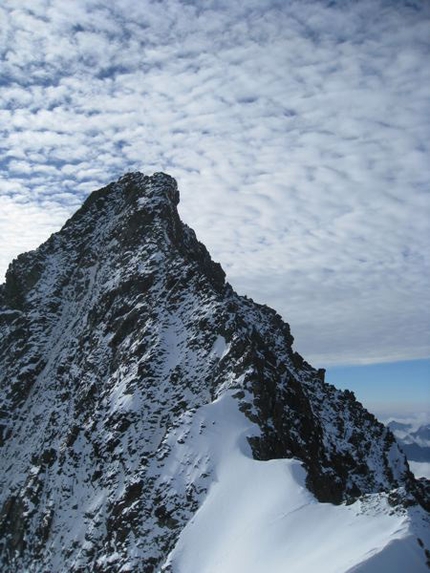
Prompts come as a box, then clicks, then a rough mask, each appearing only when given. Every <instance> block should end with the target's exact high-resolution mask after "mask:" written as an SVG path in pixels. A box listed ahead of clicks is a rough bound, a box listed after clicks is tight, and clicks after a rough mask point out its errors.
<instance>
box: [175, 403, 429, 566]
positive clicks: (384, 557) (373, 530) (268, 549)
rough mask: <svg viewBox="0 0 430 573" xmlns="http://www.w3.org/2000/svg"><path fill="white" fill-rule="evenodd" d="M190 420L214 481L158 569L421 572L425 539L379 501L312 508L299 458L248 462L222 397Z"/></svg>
mask: <svg viewBox="0 0 430 573" xmlns="http://www.w3.org/2000/svg"><path fill="white" fill-rule="evenodd" d="M195 416H196V417H197V418H198V419H199V420H200V425H199V427H200V428H201V427H203V428H204V430H203V431H200V433H199V434H198V435H197V434H196V433H195V434H194V436H193V439H192V443H193V447H195V448H197V450H198V451H200V452H206V453H207V454H208V455H209V456H210V458H211V461H212V463H213V469H214V472H213V475H215V476H216V480H215V482H214V483H213V484H212V486H211V487H210V490H209V492H208V495H207V497H206V499H205V500H204V502H203V504H202V506H201V507H200V509H199V510H198V511H197V513H196V514H195V515H194V517H193V518H192V519H191V521H190V522H189V523H188V524H187V526H186V527H185V529H184V530H183V531H182V533H181V535H180V537H179V540H178V542H177V544H176V547H175V548H174V550H173V551H172V552H171V554H170V556H169V558H168V560H167V562H166V564H165V567H167V566H168V565H170V566H171V567H172V571H173V572H174V573H220V572H222V573H241V572H246V573H267V572H270V573H286V572H288V573H309V572H311V571H318V572H319V573H346V572H349V571H350V572H351V573H352V572H353V571H354V572H357V573H374V572H376V571H378V573H381V572H384V571H390V573H405V571H408V573H420V572H422V573H424V572H425V571H427V568H426V566H425V560H424V551H423V549H422V548H421V547H420V545H419V543H418V542H417V537H420V538H423V540H424V542H425V543H426V545H427V546H428V543H429V539H428V537H429V536H428V534H427V539H425V535H426V533H425V530H423V531H421V532H419V533H416V532H415V533H413V532H412V531H411V528H410V521H409V517H408V514H407V513H406V512H405V511H396V512H393V510H392V508H391V507H390V506H389V505H388V503H387V501H386V497H385V496H383V495H373V496H367V498H366V499H365V500H362V501H357V502H356V503H354V504H353V505H350V506H345V505H341V506H334V505H331V504H322V503H318V502H317V501H316V500H315V498H314V497H313V496H312V494H310V493H309V491H308V490H307V489H306V488H305V478H306V473H305V471H304V469H303V468H302V466H301V464H300V462H299V461H296V460H271V461H268V462H261V461H256V460H253V459H252V457H251V453H250V448H249V445H248V442H247V440H246V436H250V435H252V434H253V433H255V429H254V428H255V427H253V425H252V423H250V421H249V420H248V419H247V418H245V416H244V415H243V414H242V413H241V412H240V411H239V409H238V405H237V402H236V400H235V399H234V398H232V396H231V395H229V394H225V395H223V396H222V397H221V398H219V399H218V400H216V401H215V402H213V403H212V404H210V405H208V406H204V407H202V408H200V409H199V410H198V411H197V412H196V414H195ZM177 454H178V452H177ZM417 511H418V510H417ZM405 564H407V568H406V569H405Z"/></svg>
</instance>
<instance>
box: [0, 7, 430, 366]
mask: <svg viewBox="0 0 430 573" xmlns="http://www.w3.org/2000/svg"><path fill="white" fill-rule="evenodd" d="M0 24H1V25H0V50H1V67H0V100H1V106H0V130H1V139H0V146H1V155H0V170H1V177H0V275H3V273H4V271H5V270H6V267H7V265H8V263H9V262H10V261H11V260H12V258H13V257H14V256H16V255H17V254H18V253H20V252H23V251H25V250H29V249H31V248H35V247H36V246H37V245H38V244H40V243H41V242H42V241H43V240H45V239H46V238H47V237H48V236H49V234H50V233H51V232H53V231H56V230H58V229H59V228H60V227H61V225H62V224H63V223H64V221H65V220H66V219H67V217H69V216H70V215H71V214H72V213H73V212H74V211H75V210H76V208H77V207H78V206H79V205H80V203H81V202H82V200H83V199H84V198H85V197H86V195H87V194H88V193H89V192H90V191H92V190H94V189H97V188H99V187H101V186H102V185H105V184H107V183H108V182H110V181H112V180H114V179H116V178H118V177H119V176H120V175H121V174H123V173H124V172H126V171H130V170H138V171H142V172H144V173H147V174H151V173H153V172H154V171H160V170H161V171H166V172H168V173H170V174H171V175H173V176H174V177H175V178H176V179H177V180H178V183H179V186H180V191H181V204H180V213H181V216H182V217H183V219H184V220H185V221H186V222H187V223H188V224H189V225H190V226H192V227H193V228H194V229H195V230H196V232H197V235H198V237H199V238H200V240H201V241H202V242H204V243H205V244H206V246H207V247H208V248H209V250H210V252H211V254H212V256H213V258H214V259H215V260H218V261H220V262H221V264H222V265H223V267H224V269H225V271H226V272H227V275H228V278H229V280H230V282H231V283H232V284H233V286H234V287H235V288H236V289H237V290H238V291H239V292H240V293H242V294H247V295H249V296H251V297H252V298H254V299H255V300H257V301H258V302H263V303H267V304H269V305H270V306H272V307H274V308H276V309H277V310H278V311H279V312H280V313H281V314H282V316H283V317H284V318H285V319H286V320H287V321H288V322H289V323H290V324H291V327H292V332H293V334H294V336H295V339H296V344H295V345H296V348H297V349H298V350H299V351H300V352H301V353H302V354H304V355H305V356H306V358H307V359H308V360H309V361H310V362H312V363H314V364H315V365H316V366H320V365H321V366H327V365H329V366H330V365H340V364H346V365H351V364H368V363H377V362H385V361H388V362H390V361H397V360H409V361H410V360H413V359H418V358H426V357H428V356H429V348H430V328H429V325H430V314H429V313H430V311H429V299H430V290H429V284H430V264H429V258H430V256H429V253H430V249H429V244H430V224H429V221H430V195H429V194H430V186H429V181H430V153H429V148H430V143H429V142H430V138H429V136H430V104H429V102H430V66H429V61H430V34H429V30H430V3H429V2H427V1H420V0H409V1H406V0H398V1H393V0H349V1H348V0H344V1H339V2H336V1H331V2H330V1H329V0H295V1H294V0H240V1H235V2H230V1H228V0H206V1H205V0H201V1H197V0H196V1H187V0H159V1H156V0H153V1H150V0H141V1H139V2H136V0H115V1H109V0H98V1H97V0H74V1H73V2H64V1H63V0H31V2H30V1H25V0H3V2H2V3H1V6H0Z"/></svg>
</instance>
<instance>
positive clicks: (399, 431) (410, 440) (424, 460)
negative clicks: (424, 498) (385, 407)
mask: <svg viewBox="0 0 430 573" xmlns="http://www.w3.org/2000/svg"><path fill="white" fill-rule="evenodd" d="M387 426H388V428H390V430H391V431H392V432H393V434H394V436H395V437H396V440H397V442H398V444H399V445H400V447H401V449H402V450H403V452H404V453H405V455H406V458H407V460H408V463H409V467H410V469H411V470H412V472H413V473H414V474H415V475H416V476H417V477H420V476H423V477H427V478H430V423H429V422H428V416H426V417H425V419H424V420H423V419H420V417H413V416H412V417H409V418H400V419H399V418H397V419H393V418H391V419H389V420H387Z"/></svg>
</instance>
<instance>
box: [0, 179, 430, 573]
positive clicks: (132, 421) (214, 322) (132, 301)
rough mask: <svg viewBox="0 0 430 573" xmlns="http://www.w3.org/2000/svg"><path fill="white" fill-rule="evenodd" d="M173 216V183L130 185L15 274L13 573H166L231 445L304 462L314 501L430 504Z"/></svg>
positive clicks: (363, 421) (8, 344) (6, 396)
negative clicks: (377, 499)
mask: <svg viewBox="0 0 430 573" xmlns="http://www.w3.org/2000/svg"><path fill="white" fill-rule="evenodd" d="M178 201H179V193H178V189H177V184H176V181H175V180H174V179H173V178H172V177H170V176H169V175H166V174H164V173H155V174H154V175H152V176H150V177H149V176H146V175H143V174H142V173H128V174H126V175H124V176H123V177H121V178H120V179H119V180H118V181H116V182H113V183H111V184H109V185H108V186H106V187H104V188H103V189H100V190H98V191H95V192H94V193H92V194H91V195H90V196H89V197H88V199H87V200H86V201H85V203H84V205H83V206H82V207H81V209H80V210H79V211H77V213H75V215H74V216H73V217H72V218H71V219H70V220H69V221H68V222H67V223H66V224H65V226H64V227H63V228H62V229H61V231H59V232H58V233H56V234H54V235H52V236H51V237H50V239H48V241H46V242H45V243H44V244H43V245H41V246H40V247H39V248H38V249H36V250H35V251H31V252H29V253H25V254H23V255H20V256H19V257H18V258H17V259H16V260H15V261H13V263H11V265H10V267H9V270H8V273H7V276H6V283H5V284H4V285H2V286H1V287H0V372H1V374H2V377H1V379H0V465H1V467H3V468H7V471H6V472H3V474H0V565H1V567H2V570H4V571H7V572H10V573H12V572H15V571H26V570H28V571H42V570H43V571H45V570H46V571H55V572H56V571H71V572H75V573H78V572H80V571H104V572H105V573H117V572H118V571H120V570H121V571H142V572H145V573H155V572H156V571H160V570H163V571H166V572H167V571H171V569H169V568H168V556H169V553H170V552H171V551H172V550H173V548H174V546H175V544H176V542H177V540H178V538H179V536H180V534H181V531H182V530H183V528H184V527H185V525H186V524H187V522H189V521H190V519H191V518H192V517H193V515H195V513H196V511H197V509H198V508H199V507H201V506H202V504H204V503H205V500H207V499H210V495H208V492H209V490H211V488H212V486H213V485H214V484H216V483H217V482H218V481H219V480H221V481H222V480H223V479H224V478H223V475H224V476H225V472H224V468H225V466H223V464H224V462H225V464H226V465H229V462H228V459H229V457H228V448H229V447H230V446H229V444H230V445H231V446H232V447H233V445H234V447H236V445H238V444H240V452H241V455H242V454H243V456H244V457H246V458H247V459H248V460H249V459H253V460H254V461H256V460H259V462H258V463H257V462H256V463H255V464H252V465H253V467H254V468H257V467H259V468H260V470H259V471H263V468H264V467H270V466H273V464H272V463H269V464H265V462H266V461H270V462H272V461H273V460H275V459H278V460H279V459H284V458H296V460H299V462H297V463H300V464H302V466H303V472H304V478H303V479H304V480H305V482H306V486H307V487H308V489H309V490H311V491H312V493H313V494H314V495H315V497H316V498H317V499H318V500H319V501H324V502H333V503H336V504H341V503H342V502H354V500H356V499H357V498H359V497H360V496H363V495H366V494H372V495H377V496H378V495H388V492H390V491H392V490H396V491H397V493H396V497H395V499H394V498H393V499H394V501H393V503H397V505H399V504H400V501H399V502H397V501H396V500H403V501H404V504H403V505H407V504H408V503H410V504H416V502H417V500H418V501H420V502H421V503H423V504H424V501H425V500H424V493H423V488H422V487H421V486H420V484H418V483H416V481H415V480H414V477H413V475H412V474H411V473H410V471H409V468H408V465H407V462H406V459H405V456H404V454H403V453H402V452H401V451H400V450H399V448H398V446H397V444H396V442H395V440H394V438H393V435H392V434H391V432H390V431H389V430H388V429H387V428H385V427H384V426H383V425H382V424H380V423H379V422H378V421H377V420H376V419H375V418H374V417H373V416H372V415H371V414H369V413H368V412H367V411H366V410H365V409H364V408H363V407H362V406H361V404H359V403H358V402H357V401H356V400H355V398H354V396H353V395H352V393H350V392H342V391H340V390H337V389H335V388H334V387H333V386H329V385H328V384H326V383H325V382H324V379H323V378H324V376H323V371H322V370H319V371H317V370H315V369H314V368H312V366H310V365H309V364H308V363H307V362H305V361H304V360H303V359H302V358H301V357H300V356H299V355H298V354H297V353H295V352H294V351H293V349H292V342H293V338H292V336H291V333H290V328H289V326H288V324H287V323H285V322H284V321H283V320H282V318H281V317H280V316H279V315H278V314H277V313H276V312H275V311H273V310H272V309H269V308H267V307H265V306H262V305H258V304H256V303H254V302H253V301H252V300H250V299H248V298H246V297H241V296H239V295H238V294H236V293H235V292H234V291H233V289H232V288H231V287H230V285H228V283H226V282H225V275H224V272H223V270H222V268H221V266H220V265H219V264H218V263H215V262H213V261H212V259H211V257H210V255H209V253H208V251H207V250H206V248H205V247H204V246H203V245H202V244H201V243H200V242H199V241H198V240H197V238H196V236H195V234H194V232H193V231H192V230H191V229H190V228H189V227H187V226H186V225H185V224H184V223H183V222H182V221H181V220H180V218H179V215H178V212H177V208H176V207H177V204H178ZM239 419H240V420H241V421H240V424H239V425H237V424H236V421H237V420H239ZM221 428H224V430H225V431H224V430H223V431H222V432H221V434H220V433H219V432H220V429H221ZM215 443H216V444H215ZM213 444H215V445H214V447H212V445H213ZM222 460H224V462H223V461H222ZM226 460H227V461H226ZM297 463H296V462H295V465H297ZM293 465H294V464H293ZM264 471H265V470H264ZM234 472H235V467H230V470H229V472H228V473H231V475H233V474H234ZM242 475H243V474H242ZM267 484H268V485H267ZM267 484H266V481H265V480H264V479H262V481H261V484H260V485H261V487H262V488H264V487H266V486H267V487H268V488H270V487H271V486H270V482H267ZM239 486H241V484H239ZM267 487H266V489H267ZM245 489H246V488H245ZM211 491H212V490H211ZM34 563H36V564H37V566H36V568H34V567H33V564H34ZM120 564H121V565H120ZM239 570H246V567H245V568H239ZM173 571H175V573H176V571H177V570H175V569H173Z"/></svg>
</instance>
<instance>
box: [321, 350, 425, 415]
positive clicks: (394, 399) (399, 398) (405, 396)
mask: <svg viewBox="0 0 430 573" xmlns="http://www.w3.org/2000/svg"><path fill="white" fill-rule="evenodd" d="M326 381H327V382H328V383H329V384H333V385H334V386H336V387H337V388H340V389H342V390H345V389H348V390H351V391H353V392H354V394H355V396H356V398H357V400H358V401H359V402H361V403H362V404H363V406H364V407H365V408H366V409H367V410H369V411H370V412H372V413H373V414H375V415H377V417H378V418H379V419H382V418H389V417H391V416H393V417H397V418H399V417H408V416H410V415H413V416H414V417H416V416H418V415H423V417H424V418H425V417H427V418H429V421H430V358H429V359H421V360H406V361H405V360H402V361H397V362H384V363H376V364H366V365H350V366H347V365H339V366H331V367H328V368H327V369H326Z"/></svg>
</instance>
